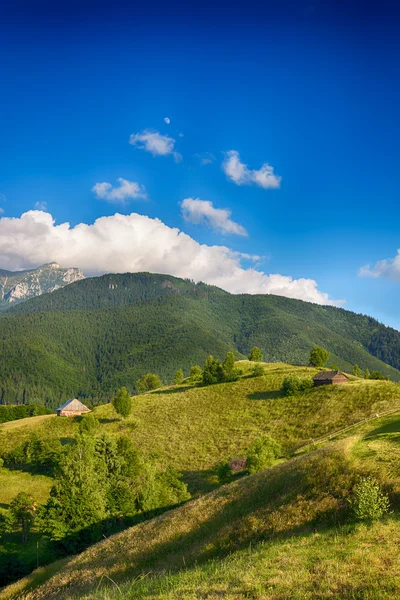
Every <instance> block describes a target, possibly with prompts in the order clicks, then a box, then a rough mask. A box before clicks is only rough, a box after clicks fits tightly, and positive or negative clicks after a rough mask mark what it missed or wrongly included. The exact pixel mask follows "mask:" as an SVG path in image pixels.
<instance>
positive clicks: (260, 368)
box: [252, 365, 265, 377]
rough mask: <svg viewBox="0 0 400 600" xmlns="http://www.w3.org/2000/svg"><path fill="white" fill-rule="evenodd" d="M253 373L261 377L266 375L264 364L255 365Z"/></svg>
mask: <svg viewBox="0 0 400 600" xmlns="http://www.w3.org/2000/svg"><path fill="white" fill-rule="evenodd" d="M252 373H253V376H254V377H261V375H264V373H265V369H264V367H263V365H254V368H253V371H252Z"/></svg>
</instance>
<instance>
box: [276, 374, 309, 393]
mask: <svg viewBox="0 0 400 600" xmlns="http://www.w3.org/2000/svg"><path fill="white" fill-rule="evenodd" d="M313 387H314V382H313V380H312V379H311V377H297V375H288V376H287V377H285V378H284V380H283V383H282V393H283V395H284V396H295V395H296V394H301V393H304V392H307V391H308V390H310V389H312V388H313Z"/></svg>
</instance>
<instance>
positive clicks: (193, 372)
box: [189, 365, 203, 383]
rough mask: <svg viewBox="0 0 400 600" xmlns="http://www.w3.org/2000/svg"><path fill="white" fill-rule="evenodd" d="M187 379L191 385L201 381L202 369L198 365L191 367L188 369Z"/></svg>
mask: <svg viewBox="0 0 400 600" xmlns="http://www.w3.org/2000/svg"><path fill="white" fill-rule="evenodd" d="M189 377H190V381H191V382H192V383H197V382H198V381H201V380H202V378H203V369H202V368H201V367H200V366H199V365H193V367H190V372H189Z"/></svg>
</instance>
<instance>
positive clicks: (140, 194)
mask: <svg viewBox="0 0 400 600" xmlns="http://www.w3.org/2000/svg"><path fill="white" fill-rule="evenodd" d="M117 181H118V183H119V186H117V187H114V188H113V186H112V185H111V183H108V182H107V181H103V182H102V183H96V184H95V185H94V186H93V187H92V192H94V193H95V194H96V196H97V198H100V199H101V200H107V201H109V202H120V203H121V204H126V203H127V201H128V200H129V199H135V200H139V199H140V200H145V199H146V198H147V194H146V190H145V187H144V186H143V185H141V184H140V183H136V181H128V179H123V178H122V177H119V178H118V179H117ZM36 208H38V207H36Z"/></svg>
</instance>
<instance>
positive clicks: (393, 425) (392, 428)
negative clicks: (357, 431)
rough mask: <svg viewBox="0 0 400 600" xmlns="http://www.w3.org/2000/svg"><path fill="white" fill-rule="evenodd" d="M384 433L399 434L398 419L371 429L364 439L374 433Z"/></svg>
mask: <svg viewBox="0 0 400 600" xmlns="http://www.w3.org/2000/svg"><path fill="white" fill-rule="evenodd" d="M384 433H399V434H400V419H396V421H390V422H389V423H386V424H385V425H382V426H381V427H377V428H376V429H373V430H372V431H370V432H369V433H367V435H366V436H365V437H364V439H368V438H371V437H374V436H376V435H380V434H384Z"/></svg>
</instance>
